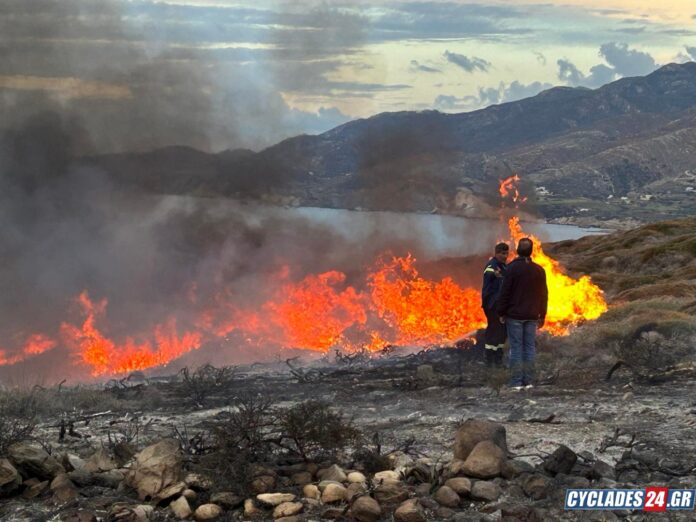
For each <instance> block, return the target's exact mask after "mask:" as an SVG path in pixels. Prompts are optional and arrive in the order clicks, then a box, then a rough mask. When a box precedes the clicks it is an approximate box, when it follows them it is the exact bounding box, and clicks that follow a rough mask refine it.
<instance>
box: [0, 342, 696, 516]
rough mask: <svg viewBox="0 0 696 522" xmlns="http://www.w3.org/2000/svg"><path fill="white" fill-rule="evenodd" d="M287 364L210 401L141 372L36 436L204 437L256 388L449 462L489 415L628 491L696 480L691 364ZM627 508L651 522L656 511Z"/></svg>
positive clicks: (102, 500) (557, 506) (552, 505)
mask: <svg viewBox="0 0 696 522" xmlns="http://www.w3.org/2000/svg"><path fill="white" fill-rule="evenodd" d="M290 364H291V365H292V367H291V366H290V365H288V364H287V363H286V362H284V361H278V362H277V363H274V364H256V365H252V366H248V367H244V368H237V369H236V374H235V377H234V379H233V380H232V382H231V384H230V385H229V386H227V387H226V389H225V390H224V392H223V393H217V394H213V395H211V396H208V397H206V398H205V401H204V403H203V404H195V400H193V399H191V398H190V397H187V395H186V393H185V392H184V393H183V394H182V391H181V383H180V379H181V377H180V376H179V377H174V376H172V377H158V378H154V379H149V380H148V379H146V378H144V377H143V376H133V378H131V379H129V380H124V381H122V382H120V383H117V382H112V383H110V384H109V385H108V386H107V388H106V390H107V391H106V392H101V391H100V392H99V393H107V394H109V395H113V396H115V397H116V398H117V399H118V400H125V401H127V404H130V405H131V406H130V410H131V411H123V410H122V409H121V410H118V409H113V410H105V411H94V408H93V409H92V413H90V414H88V415H87V414H85V415H82V414H81V412H79V411H73V412H72V413H70V414H67V415H66V414H65V413H63V414H62V418H64V419H65V418H70V419H74V420H75V421H76V422H74V424H73V426H72V428H73V429H72V430H71V431H72V432H73V434H72V435H70V434H67V435H66V436H65V437H64V439H63V440H62V441H59V440H58V437H59V433H60V427H59V424H60V423H59V422H57V419H56V418H55V417H53V418H51V416H50V415H49V416H47V417H46V418H45V422H42V423H41V424H40V425H39V426H38V429H37V436H38V437H39V438H40V439H41V440H42V441H43V443H44V445H46V446H48V447H50V448H51V449H52V453H53V454H56V455H57V454H61V453H65V452H70V453H73V454H77V455H80V456H83V457H84V458H87V457H88V456H89V455H91V454H92V453H93V452H94V450H95V448H97V447H99V446H101V445H106V446H108V444H109V441H110V439H111V440H112V439H116V438H118V437H119V436H120V437H124V436H126V435H124V434H127V436H128V437H129V438H131V439H132V443H133V444H134V445H136V446H140V447H142V446H144V445H145V444H147V443H149V442H152V441H156V440H159V439H161V438H163V437H170V436H172V435H175V436H177V437H178V438H180V440H181V441H182V445H183V446H185V445H186V444H187V442H186V441H190V440H192V439H196V437H197V435H199V434H200V435H201V437H202V439H201V440H203V441H204V440H205V434H206V433H207V430H209V429H210V427H211V425H213V424H214V422H215V419H216V418H218V417H219V416H221V415H224V413H225V412H226V411H228V410H229V408H230V407H234V404H235V401H236V400H237V398H239V397H240V396H242V395H248V394H259V395H261V396H264V397H267V398H270V399H272V400H273V402H274V403H275V404H276V405H277V406H284V405H292V404H295V403H298V402H301V401H304V400H308V399H314V400H317V399H319V400H322V401H326V402H328V403H329V404H330V405H331V406H332V407H335V408H337V409H339V410H341V411H342V412H343V413H344V414H345V415H346V416H348V417H350V418H352V419H353V421H354V423H355V425H356V426H358V427H359V428H360V429H361V430H363V432H364V433H365V434H366V435H367V436H368V437H369V438H370V439H372V440H375V439H374V434H379V441H380V444H381V446H382V448H383V450H384V451H387V450H388V449H390V448H392V449H393V448H399V447H406V446H408V447H410V448H411V450H412V453H414V454H416V453H417V454H420V455H424V456H427V457H429V458H430V459H432V460H433V461H442V462H445V461H449V460H450V459H451V458H452V442H453V437H454V433H455V430H456V428H457V426H458V425H459V424H460V423H461V422H462V421H463V420H465V419H468V418H477V419H490V420H493V421H498V422H500V423H502V424H503V425H504V426H505V428H506V430H507V437H508V448H509V450H510V452H511V454H512V456H517V458H519V459H522V460H526V461H527V462H529V463H531V464H534V465H536V464H539V463H540V462H541V461H542V459H543V458H544V457H545V456H547V455H548V454H550V453H551V452H553V451H554V450H555V449H556V448H557V447H558V445H559V444H564V445H566V446H568V447H570V448H571V449H572V450H573V451H575V452H576V453H578V454H579V455H580V461H583V460H587V461H591V460H593V459H595V458H597V459H601V460H603V461H606V462H608V463H610V464H612V465H614V466H616V480H617V483H618V485H621V486H624V487H644V486H646V485H661V484H667V485H670V486H672V487H687V488H695V487H696V437H694V427H695V426H696V402H695V401H696V394H695V393H694V392H695V391H696V379H694V378H693V375H691V374H690V373H689V372H682V373H681V374H679V375H674V376H672V377H671V378H669V379H667V380H663V381H662V382H661V383H659V384H649V383H647V382H644V383H641V382H637V381H635V380H634V379H633V378H632V376H631V375H630V374H627V373H622V372H621V371H619V372H617V373H616V374H615V375H614V376H613V378H612V380H611V381H608V382H607V381H606V380H605V379H604V378H599V377H600V376H604V375H605V373H606V370H607V368H602V371H601V372H598V373H597V374H596V375H593V376H590V377H589V378H585V379H579V380H578V381H576V382H575V383H574V384H571V385H569V384H570V383H569V382H563V379H558V376H557V375H544V374H543V372H542V374H541V375H540V376H539V377H540V384H539V385H538V386H536V387H535V388H534V389H532V390H527V391H522V392H513V391H509V390H506V389H505V387H504V386H501V385H502V383H503V381H504V378H505V376H504V372H500V371H495V370H488V369H487V368H486V367H485V366H484V364H483V362H482V361H481V360H480V358H479V357H478V353H477V351H476V350H475V349H465V350H460V349H452V348H448V349H433V350H429V351H422V352H418V353H411V354H406V355H404V354H399V353H395V354H390V355H388V356H383V357H373V358H367V357H355V358H354V359H352V360H345V359H344V360H343V361H336V360H333V361H331V362H329V361H328V360H326V359H323V360H315V361H313V362H308V363H305V364H302V363H301V361H297V360H295V361H291V362H290ZM590 373H591V372H590ZM585 377H588V376H585ZM595 377H596V378H595ZM566 381H567V379H566ZM153 396H156V397H157V399H156V401H154V402H153V399H152V397H153ZM125 403H126V402H124V404H125ZM136 406H137V407H136ZM95 414H96V415H95ZM203 445H205V444H204V443H203ZM557 489H558V491H556V493H555V494H554V495H552V496H551V497H549V498H548V499H546V500H544V501H541V504H542V505H543V506H544V508H546V509H547V510H549V511H547V513H548V516H549V517H550V518H551V519H556V518H557V517H560V518H564V519H566V518H567V519H570V518H571V517H570V514H569V513H563V512H562V507H563V506H562V498H563V494H562V489H563V488H562V487H561V486H558V487H557ZM122 494H123V493H122V492H120V493H118V494H114V496H108V495H107V496H104V492H103V490H101V493H100V492H99V491H96V492H92V493H91V495H93V496H90V492H89V491H86V492H83V493H82V496H81V497H80V499H79V500H78V501H77V504H75V503H73V505H72V507H71V509H75V508H76V505H77V506H80V507H84V506H88V507H89V508H90V509H93V510H96V512H97V513H99V510H100V509H101V512H102V513H106V512H107V511H108V509H109V506H111V505H113V503H114V502H117V501H127V500H128V499H127V498H125V497H122V496H119V495H122ZM504 498H505V497H503V499H504ZM3 502H4V504H3ZM131 502H132V500H131ZM68 507H70V506H68ZM65 509H66V507H65V506H64V507H62V508H56V507H54V506H52V505H51V504H50V503H48V502H47V501H43V502H42V501H41V500H40V499H38V498H37V499H34V500H30V501H27V500H24V499H22V498H21V497H19V498H14V499H11V500H0V519H1V520H61V518H60V517H61V513H64V512H65V511H64V510H65ZM554 513H555V514H554ZM610 515H611V516H614V515H612V514H610ZM686 515H687V514H682V515H679V514H678V513H671V514H670V515H669V519H675V520H676V519H679V520H681V519H684V520H687V519H690V517H689V516H686ZM690 515H692V513H691V514H690ZM240 516H241V515H240ZM592 516H593V514H592V513H589V514H585V515H582V514H580V515H577V518H578V519H583V520H585V519H592ZM618 516H620V517H628V518H627V519H629V520H641V519H650V520H652V519H653V518H654V517H655V516H656V515H653V516H652V518H650V517H648V516H647V515H644V514H640V513H639V514H631V513H629V512H626V513H618ZM573 517H576V515H573ZM311 519H312V518H311V517H310V518H309V520H311ZM435 519H437V518H435ZM607 519H612V518H611V517H609V518H607ZM664 519H665V520H666V519H667V518H664ZM230 520H236V518H230Z"/></svg>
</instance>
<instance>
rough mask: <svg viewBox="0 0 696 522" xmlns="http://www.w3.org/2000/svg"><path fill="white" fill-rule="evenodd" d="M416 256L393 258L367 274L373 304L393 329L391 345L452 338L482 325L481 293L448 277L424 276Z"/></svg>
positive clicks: (454, 338)
mask: <svg viewBox="0 0 696 522" xmlns="http://www.w3.org/2000/svg"><path fill="white" fill-rule="evenodd" d="M415 261H416V260H415V259H414V258H413V257H412V256H410V255H408V256H407V257H401V258H399V257H394V258H392V259H391V260H390V261H388V262H385V263H383V265H382V267H381V268H380V269H379V270H377V271H376V272H373V273H371V274H369V275H368V284H369V286H370V289H371V299H372V306H373V308H374V309H375V311H376V312H377V315H378V316H379V317H380V318H382V319H383V320H384V321H385V322H386V323H387V325H389V326H390V327H392V328H393V330H394V332H395V334H396V337H395V339H394V341H393V344H432V343H441V342H446V341H454V340H456V339H458V338H460V337H462V336H463V335H465V334H467V333H469V332H471V331H472V330H475V329H477V328H479V327H481V326H482V325H483V324H485V316H484V315H483V311H482V310H481V296H480V294H479V292H478V291H476V290H474V289H472V288H461V287H460V286H458V285H457V284H456V283H455V282H454V281H453V280H452V279H451V278H449V277H446V278H444V279H442V280H441V281H439V282H436V281H429V280H427V279H423V278H422V277H420V276H419V275H418V271H417V270H416V268H415Z"/></svg>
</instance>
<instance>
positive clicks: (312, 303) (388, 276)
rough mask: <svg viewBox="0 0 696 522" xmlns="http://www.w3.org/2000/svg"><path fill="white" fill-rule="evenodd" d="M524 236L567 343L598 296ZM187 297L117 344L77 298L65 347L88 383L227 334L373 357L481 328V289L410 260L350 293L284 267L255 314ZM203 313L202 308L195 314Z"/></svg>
mask: <svg viewBox="0 0 696 522" xmlns="http://www.w3.org/2000/svg"><path fill="white" fill-rule="evenodd" d="M518 182H519V176H518V175H514V176H511V177H509V178H507V179H505V180H502V181H501V184H500V194H501V196H502V197H503V199H504V200H508V201H509V200H511V201H512V202H513V203H514V204H515V205H518V204H519V203H522V202H524V201H526V198H524V197H523V196H522V195H521V194H520V192H519V190H518V188H517V183H518ZM508 227H509V229H510V235H511V237H512V239H513V240H514V241H515V242H517V241H518V240H519V239H521V238H522V237H524V236H525V234H524V232H523V231H522V228H521V226H520V223H519V220H518V218H517V217H513V218H511V219H509V221H508ZM530 237H531V238H532V240H533V241H534V242H535V252H534V260H535V261H536V262H537V263H539V264H540V265H541V266H542V267H543V268H544V270H545V271H546V276H547V284H548V287H549V306H548V315H547V322H546V326H545V329H546V330H547V331H548V332H550V333H551V334H553V335H564V334H567V333H568V331H569V328H570V327H571V326H572V325H576V324H578V323H580V322H582V321H585V320H591V319H595V318H597V317H599V316H600V315H601V314H602V313H603V312H604V311H605V310H606V309H607V305H606V302H605V301H604V298H603V295H602V291H601V290H600V289H599V288H598V287H597V286H595V285H594V284H593V283H592V281H591V280H590V278H589V277H587V276H583V277H581V278H579V279H577V280H575V279H572V278H571V277H569V276H568V275H566V274H565V273H564V271H563V269H562V267H561V266H560V264H559V263H558V262H557V261H555V260H554V259H551V258H550V257H548V256H547V255H546V254H545V253H544V250H543V248H542V245H541V242H540V241H539V240H538V239H537V238H535V237H533V236H530ZM360 283H361V284H360ZM185 290H186V291H185V294H186V297H187V299H186V300H185V302H187V303H188V306H190V307H191V310H190V312H191V314H189V316H190V317H195V320H193V325H194V326H192V327H190V328H185V329H184V330H185V331H184V333H183V334H179V333H178V331H177V330H178V329H177V322H176V320H175V319H174V318H169V319H167V320H165V321H163V322H161V323H160V324H157V325H155V326H154V327H153V329H152V332H151V333H149V334H147V335H138V336H135V337H131V336H128V337H126V338H125V339H124V340H121V341H120V342H118V341H116V340H114V339H113V338H111V337H109V336H108V335H107V334H105V333H104V332H103V331H102V329H101V328H100V326H98V323H99V325H103V323H105V320H106V308H107V301H106V300H105V299H104V300H101V301H92V300H91V299H90V297H89V295H88V293H87V291H84V292H82V293H81V294H80V295H79V297H78V298H77V302H78V304H79V306H80V310H81V312H82V314H83V320H82V323H81V324H79V325H75V324H71V323H69V322H64V323H62V325H61V338H62V340H63V344H64V345H65V346H67V347H68V348H70V349H71V350H72V351H73V353H74V354H75V356H76V360H77V361H78V362H79V363H80V364H84V365H85V366H87V367H88V368H90V370H91V373H92V375H94V376H100V375H106V374H119V373H125V372H130V371H134V370H141V369H145V368H150V367H154V366H160V365H163V364H166V363H168V362H170V361H172V360H173V359H176V358H177V357H180V356H181V355H183V354H185V353H187V352H189V351H191V350H196V349H198V348H199V347H200V346H201V345H202V344H203V343H204V342H209V341H215V340H216V339H221V338H227V336H228V335H230V334H232V333H235V334H237V335H239V336H240V342H246V343H249V344H251V345H254V346H265V345H266V346H271V347H278V348H302V349H308V350H315V351H320V352H326V351H328V350H329V349H331V348H333V347H335V346H341V347H344V348H346V349H348V350H351V349H363V348H364V349H368V350H379V349H381V348H383V347H384V346H386V345H389V344H400V345H416V346H428V345H432V344H445V343H451V342H453V341H456V340H457V339H459V338H461V337H463V336H465V335H466V334H469V333H470V332H472V331H474V330H476V329H478V328H480V327H482V326H483V325H485V322H486V320H485V317H484V315H483V311H482V310H481V295H480V292H479V290H478V289H473V288H464V287H461V286H459V285H458V284H457V283H456V282H455V281H454V280H453V279H452V278H450V277H445V278H443V279H441V280H439V281H437V280H430V279H427V278H424V277H422V276H421V275H420V274H419V272H418V270H417V269H416V260H415V258H413V257H412V256H411V255H410V254H409V255H407V256H405V257H395V256H388V257H383V258H382V259H381V260H379V261H378V262H377V264H376V265H375V266H374V267H372V268H371V269H370V270H368V271H367V273H366V275H365V277H364V280H363V281H358V282H357V286H356V287H354V286H349V285H348V284H347V278H346V275H345V274H343V273H341V272H337V271H329V272H324V273H321V274H310V275H308V276H306V277H304V278H302V279H300V280H299V281H293V280H292V279H291V270H290V268H289V267H287V266H283V267H282V268H281V269H280V270H279V272H278V273H277V274H275V275H273V276H272V277H270V279H269V283H268V286H267V288H265V289H259V292H258V293H259V296H256V297H259V298H260V300H259V301H258V302H259V303H260V304H258V305H256V306H254V305H252V304H245V303H246V300H245V299H243V298H244V297H245V296H236V295H234V294H233V293H232V292H231V291H230V290H229V289H226V288H221V289H220V290H219V291H218V293H217V295H216V296H215V297H214V298H213V299H212V301H211V302H209V303H201V301H202V300H201V299H200V298H199V295H198V289H197V287H196V285H195V284H192V285H189V286H188V287H186V289H185ZM203 305H205V306H206V308H204V309H200V307H201V306H203ZM136 339H137V340H136ZM55 346H57V343H56V341H54V340H53V339H52V338H50V337H48V336H45V335H42V334H34V335H31V336H29V337H28V338H27V339H26V342H25V343H24V347H23V349H22V350H21V351H20V352H19V353H18V354H16V355H9V354H8V353H9V352H8V351H7V350H2V349H0V365H3V364H14V363H16V362H19V361H21V360H24V359H25V358H27V357H34V356H37V355H39V354H41V353H43V352H46V351H47V350H50V349H52V348H54V347H55Z"/></svg>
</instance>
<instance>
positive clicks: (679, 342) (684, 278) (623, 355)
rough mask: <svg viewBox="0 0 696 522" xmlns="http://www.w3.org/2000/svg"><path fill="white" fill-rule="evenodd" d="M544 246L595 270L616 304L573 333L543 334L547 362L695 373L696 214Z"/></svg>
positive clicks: (586, 270)
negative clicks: (544, 336) (554, 336)
mask: <svg viewBox="0 0 696 522" xmlns="http://www.w3.org/2000/svg"><path fill="white" fill-rule="evenodd" d="M544 250H545V251H546V252H547V253H549V254H551V255H552V256H553V257H555V258H556V259H559V260H560V261H561V262H562V263H563V264H564V266H565V267H566V268H567V269H568V270H569V271H570V272H571V273H572V274H574V275H580V274H589V275H590V276H591V277H592V279H593V280H594V282H595V283H597V284H599V286H600V287H601V288H602V289H603V290H604V291H605V294H606V297H607V302H608V304H609V310H608V311H607V312H606V313H604V315H602V316H601V317H600V318H599V319H597V320H596V321H591V322H589V323H587V324H586V325H584V326H582V327H580V328H578V329H577V330H575V331H574V332H572V333H571V335H570V336H568V337H565V338H560V339H558V338H554V339H551V338H547V339H546V340H545V341H543V342H544V343H545V345H546V348H547V361H550V362H552V364H554V365H556V366H557V369H559V371H563V370H561V369H562V368H564V367H565V368H566V369H567V368H578V367H582V368H583V371H584V372H585V373H586V374H587V375H591V374H592V373H593V372H594V373H595V374H597V372H600V374H603V375H604V376H607V375H612V373H613V371H615V370H616V369H618V368H620V371H619V372H618V374H621V373H622V372H624V371H625V370H629V375H632V376H633V377H634V378H635V377H637V378H639V379H642V380H647V381H648V382H652V383H655V382H663V381H664V380H665V379H667V378H671V377H674V376H677V375H688V376H691V379H693V376H694V375H696V350H695V349H694V347H695V346H696V217H690V218H685V219H680V220H672V221H663V222H659V223H653V224H650V225H646V226H642V227H639V228H636V229H633V230H630V231H627V232H617V233H614V234H610V235H606V236H588V237H584V238H582V239H579V240H576V241H561V242H558V243H555V244H550V245H545V246H544ZM617 360H618V361H621V362H620V363H617ZM615 363H617V364H616V365H614V364H615ZM610 368H611V369H612V371H611V372H610V371H609V370H610ZM618 374H617V375H618ZM624 375H626V374H624Z"/></svg>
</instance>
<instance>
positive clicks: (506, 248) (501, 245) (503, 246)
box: [495, 243, 510, 254]
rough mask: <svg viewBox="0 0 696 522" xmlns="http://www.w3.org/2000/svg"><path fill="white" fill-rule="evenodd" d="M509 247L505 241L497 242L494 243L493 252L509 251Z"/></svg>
mask: <svg viewBox="0 0 696 522" xmlns="http://www.w3.org/2000/svg"><path fill="white" fill-rule="evenodd" d="M509 251H510V247H509V246H508V244H507V243H498V244H497V245H495V253H496V254H502V253H503V252H509Z"/></svg>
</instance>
